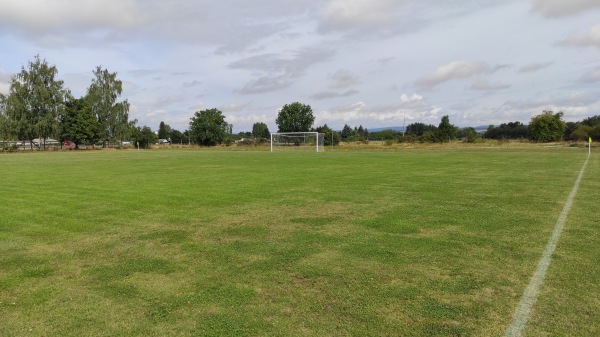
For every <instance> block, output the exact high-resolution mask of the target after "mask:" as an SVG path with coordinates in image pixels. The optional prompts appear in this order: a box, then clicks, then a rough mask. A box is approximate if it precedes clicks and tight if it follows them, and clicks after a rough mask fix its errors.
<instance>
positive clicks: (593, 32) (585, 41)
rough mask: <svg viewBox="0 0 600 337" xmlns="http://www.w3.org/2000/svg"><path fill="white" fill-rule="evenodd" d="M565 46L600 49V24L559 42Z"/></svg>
mask: <svg viewBox="0 0 600 337" xmlns="http://www.w3.org/2000/svg"><path fill="white" fill-rule="evenodd" d="M561 44H562V45H565V46H576V47H598V48H600V23H599V24H597V25H594V26H592V27H590V29H588V30H587V31H585V32H582V33H575V34H572V35H569V36H568V37H567V38H566V39H565V40H563V41H562V42H561Z"/></svg>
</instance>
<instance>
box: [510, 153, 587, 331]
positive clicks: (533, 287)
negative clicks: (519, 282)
mask: <svg viewBox="0 0 600 337" xmlns="http://www.w3.org/2000/svg"><path fill="white" fill-rule="evenodd" d="M589 159H590V156H589V155H588V157H587V159H586V160H585V163H583V166H582V167H581V171H579V176H577V180H575V185H573V189H572V190H571V193H570V194H569V197H568V198H567V201H566V202H565V206H564V207H563V210H562V212H560V216H559V217H558V220H556V225H554V230H553V231H552V236H551V237H550V240H548V243H547V244H546V249H544V253H543V254H542V258H541V259H540V262H538V265H537V268H536V269H535V273H533V276H532V277H531V280H530V281H529V285H527V288H525V291H524V292H523V296H521V300H520V301H519V305H518V306H517V309H516V310H515V314H514V316H513V319H512V322H511V323H510V326H509V327H508V329H506V332H505V334H504V336H506V337H517V336H521V334H522V333H523V330H525V324H526V323H527V319H528V318H529V312H530V311H531V308H532V307H533V305H534V304H535V301H536V300H537V294H538V291H539V290H540V286H541V285H542V282H543V281H544V277H546V271H548V267H549V266H550V261H551V260H552V254H553V253H554V250H555V249H556V245H557V243H558V240H559V239H560V234H561V233H562V230H563V228H564V227H565V220H566V219H567V215H568V214H569V210H570V209H571V204H572V203H573V199H575V195H577V190H578V189H579V183H580V182H581V177H583V172H584V171H585V167H586V166H587V163H588V160H589Z"/></svg>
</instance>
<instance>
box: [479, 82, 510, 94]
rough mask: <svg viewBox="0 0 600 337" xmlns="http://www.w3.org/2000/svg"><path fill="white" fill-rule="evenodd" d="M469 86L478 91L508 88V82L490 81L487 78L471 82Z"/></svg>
mask: <svg viewBox="0 0 600 337" xmlns="http://www.w3.org/2000/svg"><path fill="white" fill-rule="evenodd" d="M470 88H471V89H473V90H478V91H497V90H503V89H508V88H510V84H506V83H501V82H495V83H492V82H489V81H487V80H480V81H477V82H475V83H473V84H472V85H471V87H470Z"/></svg>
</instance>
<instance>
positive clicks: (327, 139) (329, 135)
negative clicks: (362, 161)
mask: <svg viewBox="0 0 600 337" xmlns="http://www.w3.org/2000/svg"><path fill="white" fill-rule="evenodd" d="M315 131H316V132H318V133H323V134H324V136H323V143H324V144H323V145H325V146H331V145H332V141H333V145H338V144H339V143H340V139H341V138H342V137H341V136H340V133H339V132H336V131H333V130H332V129H331V128H330V127H328V126H327V124H325V125H323V126H319V127H318V128H316V129H315Z"/></svg>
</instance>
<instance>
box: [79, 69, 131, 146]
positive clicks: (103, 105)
mask: <svg viewBox="0 0 600 337" xmlns="http://www.w3.org/2000/svg"><path fill="white" fill-rule="evenodd" d="M93 73H94V79H93V80H92V84H91V85H90V86H89V88H88V90H87V95H86V99H87V100H88V104H89V106H90V109H91V112H92V114H93V115H94V116H95V117H96V120H97V121H98V123H99V124H100V127H101V130H102V133H103V137H102V140H103V146H104V147H106V142H107V141H110V140H115V139H120V140H123V138H125V137H126V136H127V134H128V132H129V131H130V128H129V127H128V124H129V123H128V119H129V116H128V115H129V102H127V100H124V101H122V102H118V101H117V99H118V98H119V97H120V96H121V94H122V93H123V83H122V82H121V81H120V80H117V73H109V72H108V70H106V69H102V67H101V66H98V67H96V70H94V72H93Z"/></svg>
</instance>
